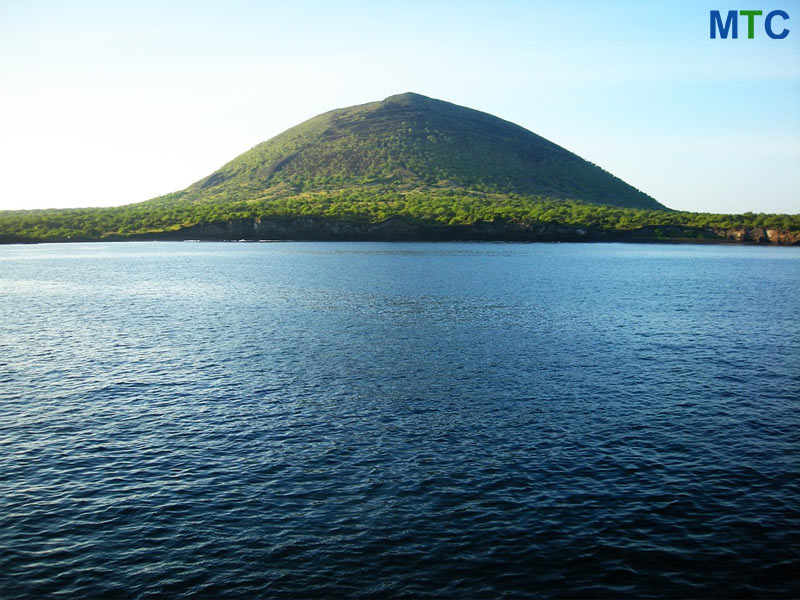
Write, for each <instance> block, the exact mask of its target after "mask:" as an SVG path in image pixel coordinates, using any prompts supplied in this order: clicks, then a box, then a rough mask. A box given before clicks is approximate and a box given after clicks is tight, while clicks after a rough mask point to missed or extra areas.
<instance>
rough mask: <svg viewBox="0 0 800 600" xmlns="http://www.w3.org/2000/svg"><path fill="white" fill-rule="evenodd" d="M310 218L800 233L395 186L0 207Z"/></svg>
mask: <svg viewBox="0 0 800 600" xmlns="http://www.w3.org/2000/svg"><path fill="white" fill-rule="evenodd" d="M295 216H307V217H317V218H337V219H351V220H366V221H370V222H379V221H383V220H386V219H389V218H393V217H394V218H403V219H407V220H409V221H412V222H420V223H436V224H439V225H472V224H474V223H476V222H479V221H492V220H494V219H498V218H499V219H505V220H508V221H517V222H521V223H529V224H537V223H552V222H556V223H560V224H562V225H568V226H575V227H586V228H593V229H601V230H604V231H610V232H613V231H630V230H635V229H638V228H641V227H646V226H653V225H675V226H683V227H698V228H714V229H742V228H746V229H749V228H755V227H764V228H772V229H778V230H782V231H800V215H768V214H752V213H746V214H742V215H726V214H710V213H692V212H678V211H665V210H644V209H631V208H618V207H612V206H605V205H599V204H589V203H585V202H577V201H570V200H559V199H552V198H544V197H527V196H517V195H495V194H480V193H472V194H470V193H467V192H464V191H458V190H438V191H435V192H432V191H424V192H422V191H410V192H398V191H395V190H391V189H385V188H384V189H377V188H376V189H369V190H360V191H353V190H348V191H338V192H337V191H329V192H307V193H302V194H298V195H294V196H289V197H283V198H274V199H262V200H256V201H238V202H219V203H207V204H199V203H189V202H179V201H178V202H173V201H170V200H169V199H168V198H165V199H163V200H162V201H160V202H156V201H154V202H145V203H140V204H132V205H128V206H121V207H115V208H92V209H62V210H35V211H6V212H0V239H4V240H5V241H63V240H79V239H81V240H101V239H107V238H118V237H126V236H136V235H142V234H148V233H157V232H164V231H176V230H180V229H182V228H188V227H191V226H194V225H198V224H207V223H225V222H230V221H234V220H238V219H256V218H258V219H263V218H277V219H280V218H284V219H285V218H290V217H295Z"/></svg>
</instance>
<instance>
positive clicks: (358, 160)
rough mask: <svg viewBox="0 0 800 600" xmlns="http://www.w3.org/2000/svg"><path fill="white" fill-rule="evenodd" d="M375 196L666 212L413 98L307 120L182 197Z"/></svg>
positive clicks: (550, 151) (513, 135)
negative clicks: (451, 196) (369, 191)
mask: <svg viewBox="0 0 800 600" xmlns="http://www.w3.org/2000/svg"><path fill="white" fill-rule="evenodd" d="M375 186H391V187H392V188H393V189H397V190H412V189H434V190H435V189H463V190H472V191H479V192H489V193H492V192H493V193H514V194H523V195H536V196H546V197H550V198H563V199H572V200H579V201H584V202H592V203H597V204H607V205H609V206H620V207H629V208H650V209H659V208H664V207H663V206H662V205H661V204H659V203H658V202H656V201H655V200H654V199H653V198H651V197H650V196H648V195H647V194H644V193H642V192H640V191H639V190H637V189H635V188H633V187H631V186H630V185H628V184H626V183H625V182H624V181H622V180H620V179H618V178H616V177H614V176H613V175H611V174H610V173H607V172H606V171H604V170H603V169H601V168H600V167H598V166H596V165H594V164H591V163H589V162H587V161H585V160H583V159H582V158H580V157H578V156H576V155H575V154H573V153H571V152H569V151H567V150H565V149H564V148H562V147H560V146H557V145H556V144H554V143H552V142H550V141H548V140H546V139H544V138H542V137H540V136H538V135H536V134H534V133H531V132H530V131H528V130H526V129H523V128H522V127H519V126H518V125H514V124H513V123H509V122H508V121H504V120H502V119H499V118H497V117H494V116H492V115H489V114H486V113H483V112H480V111H477V110H472V109H470V108H465V107H463V106H457V105H455V104H451V103H449V102H443V101H441V100H434V99H432V98H428V97H426V96H421V95H419V94H412V93H407V94H401V95H398V96H391V97H389V98H386V99H385V100H383V101H382V102H371V103H369V104H362V105H360V106H352V107H349V108H341V109H338V110H333V111H330V112H327V113H324V114H321V115H319V116H316V117H314V118H313V119H309V120H308V121H305V122H304V123H301V124H300V125H297V126H295V127H292V128H291V129H289V130H287V131H285V132H283V133H281V134H280V135H278V136H276V137H274V138H272V139H270V140H268V141H266V142H263V143H262V144H259V145H258V146H256V147H254V148H252V149H251V150H249V151H248V152H245V153H244V154H242V155H240V156H238V157H236V158H235V159H233V160H232V161H230V162H229V163H227V164H226V165H224V166H223V167H222V168H220V169H219V170H217V171H215V172H214V173H212V174H211V175H209V176H208V177H206V178H204V179H202V180H200V181H198V182H197V183H195V184H193V185H191V186H189V187H188V188H187V189H186V190H184V191H183V192H182V193H180V194H179V195H178V197H179V198H181V199H182V200H189V201H192V202H214V201H217V200H225V201H231V200H253V199H255V198H263V197H275V196H281V195H286V194H292V193H300V192H307V191H315V190H331V189H347V188H359V189H363V188H365V187H367V188H368V187H375ZM171 199H172V200H175V199H176V198H175V197H173V198H171Z"/></svg>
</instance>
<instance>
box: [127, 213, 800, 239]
mask: <svg viewBox="0 0 800 600" xmlns="http://www.w3.org/2000/svg"><path fill="white" fill-rule="evenodd" d="M142 237H146V238H147V239H207V240H319V241H328V240H330V241H334V240H343V241H346V240H350V241H362V240H363V241H519V242H580V241H586V242H603V241H606V242H611V241H620V242H698V243H726V242H727V243H731V242H734V243H747V244H776V245H794V244H800V232H796V231H780V230H776V229H764V228H762V227H755V228H752V229H712V228H700V227H680V226H675V225H658V226H649V227H642V228H640V229H635V230H631V231H605V230H601V229H587V228H585V227H583V228H581V227H569V226H566V225H561V224H559V223H556V222H550V223H521V222H518V221H506V220H503V219H495V220H493V221H479V222H477V223H474V224H472V225H456V226H446V225H439V224H435V223H418V222H413V221H407V220H404V219H401V218H391V219H387V220H385V221H381V222H378V223H370V222H367V221H356V220H346V219H325V218H321V217H291V218H283V219H281V218H269V219H265V218H261V219H240V220H237V221H231V222H224V223H206V224H201V225H194V226H192V227H186V228H184V229H180V230H177V231H172V232H164V233H162V234H156V235H148V236H142ZM129 239H130V238H129Z"/></svg>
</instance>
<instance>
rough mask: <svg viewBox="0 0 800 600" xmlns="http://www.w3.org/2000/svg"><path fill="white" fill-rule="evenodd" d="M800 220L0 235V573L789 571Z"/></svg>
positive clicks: (39, 579)
mask: <svg viewBox="0 0 800 600" xmlns="http://www.w3.org/2000/svg"><path fill="white" fill-rule="evenodd" d="M799 409H800V248H762V247H733V246H679V245H675V246H667V245H621V244H585V245H572V244H412V243H407V244H406V243H403V244H400V243H397V244H392V243H352V244H351V243H261V244H225V243H195V244H190V243H117V244H75V245H39V246H4V247H0V598H3V599H4V600H13V599H16V598H45V597H59V598H67V597H81V598H100V597H110V596H112V597H119V598H156V597H173V598H202V597H218V598H239V597H242V598H250V597H291V598H296V597H341V596H348V597H386V596H392V597H425V596H429V597H430V596H436V597H492V598H495V597H509V598H517V597H563V596H569V597H609V596H613V597H647V596H657V597H677V596H680V597H686V596H690V597H736V596H748V597H792V596H794V597H796V596H798V595H800V411H799Z"/></svg>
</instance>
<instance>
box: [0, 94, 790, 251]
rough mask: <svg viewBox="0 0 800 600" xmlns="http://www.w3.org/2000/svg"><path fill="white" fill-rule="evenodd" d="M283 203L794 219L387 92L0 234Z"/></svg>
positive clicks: (489, 215) (415, 217)
mask: <svg viewBox="0 0 800 600" xmlns="http://www.w3.org/2000/svg"><path fill="white" fill-rule="evenodd" d="M297 217H314V218H318V219H338V220H347V221H358V222H362V223H379V222H382V221H386V220H387V219H392V218H396V219H401V220H404V221H406V222H409V223H417V224H429V225H436V226H437V227H441V226H453V227H459V226H472V225H475V224H478V223H483V222H491V221H495V220H497V219H500V220H503V221H504V222H513V223H518V224H522V225H535V224H543V223H558V224H561V225H565V226H573V227H583V228H590V229H593V230H599V231H608V232H625V231H633V230H636V229H640V228H643V227H651V226H670V225H673V226H680V227H684V228H686V227H688V228H692V227H694V228H712V229H720V230H722V229H725V230H730V229H751V228H759V227H760V228H769V229H774V230H780V231H800V216H798V215H763V214H758V215H755V214H749V213H748V214H744V215H719V214H704V213H690V212H677V211H670V210H669V209H667V208H666V207H664V206H663V205H661V204H659V203H658V202H657V201H655V200H654V199H653V198H651V197H650V196H648V195H647V194H645V193H643V192H641V191H639V190H637V189H635V188H633V187H632V186H630V185H628V184H627V183H625V182H624V181H622V180H620V179H618V178H617V177H614V176H613V175H611V174H610V173H607V172H606V171H604V170H603V169H601V168H600V167H598V166H596V165H594V164H592V163H590V162H587V161H585V160H583V159H582V158H580V157H578V156H576V155H575V154H573V153H571V152H569V151H567V150H565V149H564V148H562V147H560V146H558V145H556V144H554V143H552V142H550V141H548V140H546V139H544V138H542V137H540V136H538V135H536V134H534V133H532V132H530V131H528V130H526V129H523V128H522V127H519V126H517V125H514V124H513V123H509V122H508V121H504V120H502V119H499V118H497V117H494V116H492V115H489V114H486V113H482V112H479V111H476V110H472V109H469V108H464V107H461V106H457V105H455V104H450V103H448V102H443V101H441V100H434V99H432V98H427V97H425V96H421V95H419V94H401V95H398V96H391V97H389V98H387V99H386V100H384V101H382V102H372V103H369V104H364V105H360V106H354V107H349V108H343V109H337V110H333V111H330V112H327V113H324V114H322V115H318V116H316V117H314V118H312V119H309V120H308V121H305V122H304V123H301V124H300V125H297V126H296V127H293V128H291V129H289V130H287V131H285V132H284V133H282V134H280V135H278V136H276V137H274V138H272V139H270V140H268V141H266V142H264V143H262V144H259V145H257V146H255V147H254V148H252V149H251V150H249V151H247V152H245V153H244V154H242V155H240V156H238V157H236V158H234V159H233V160H232V161H230V162H229V163H227V164H225V165H223V166H222V167H221V168H220V169H218V170H217V171H215V172H214V173H212V174H211V175H209V176H208V177H205V178H203V179H201V180H200V181H198V182H196V183H194V184H192V185H190V186H189V187H188V188H186V189H185V190H182V191H179V192H175V193H172V194H167V195H165V196H161V197H158V198H154V199H152V200H148V201H145V202H140V203H137V204H131V205H127V206H119V207H114V208H86V209H60V210H35V211H5V212H0V242H16V241H63V240H102V239H124V238H127V237H141V236H145V237H146V236H147V235H155V234H163V233H165V232H178V231H182V230H187V229H190V228H196V227H198V226H203V225H206V224H215V223H216V224H224V223H231V222H234V221H238V220H242V219H253V220H255V221H258V220H260V219H279V220H280V219H292V218H297Z"/></svg>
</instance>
